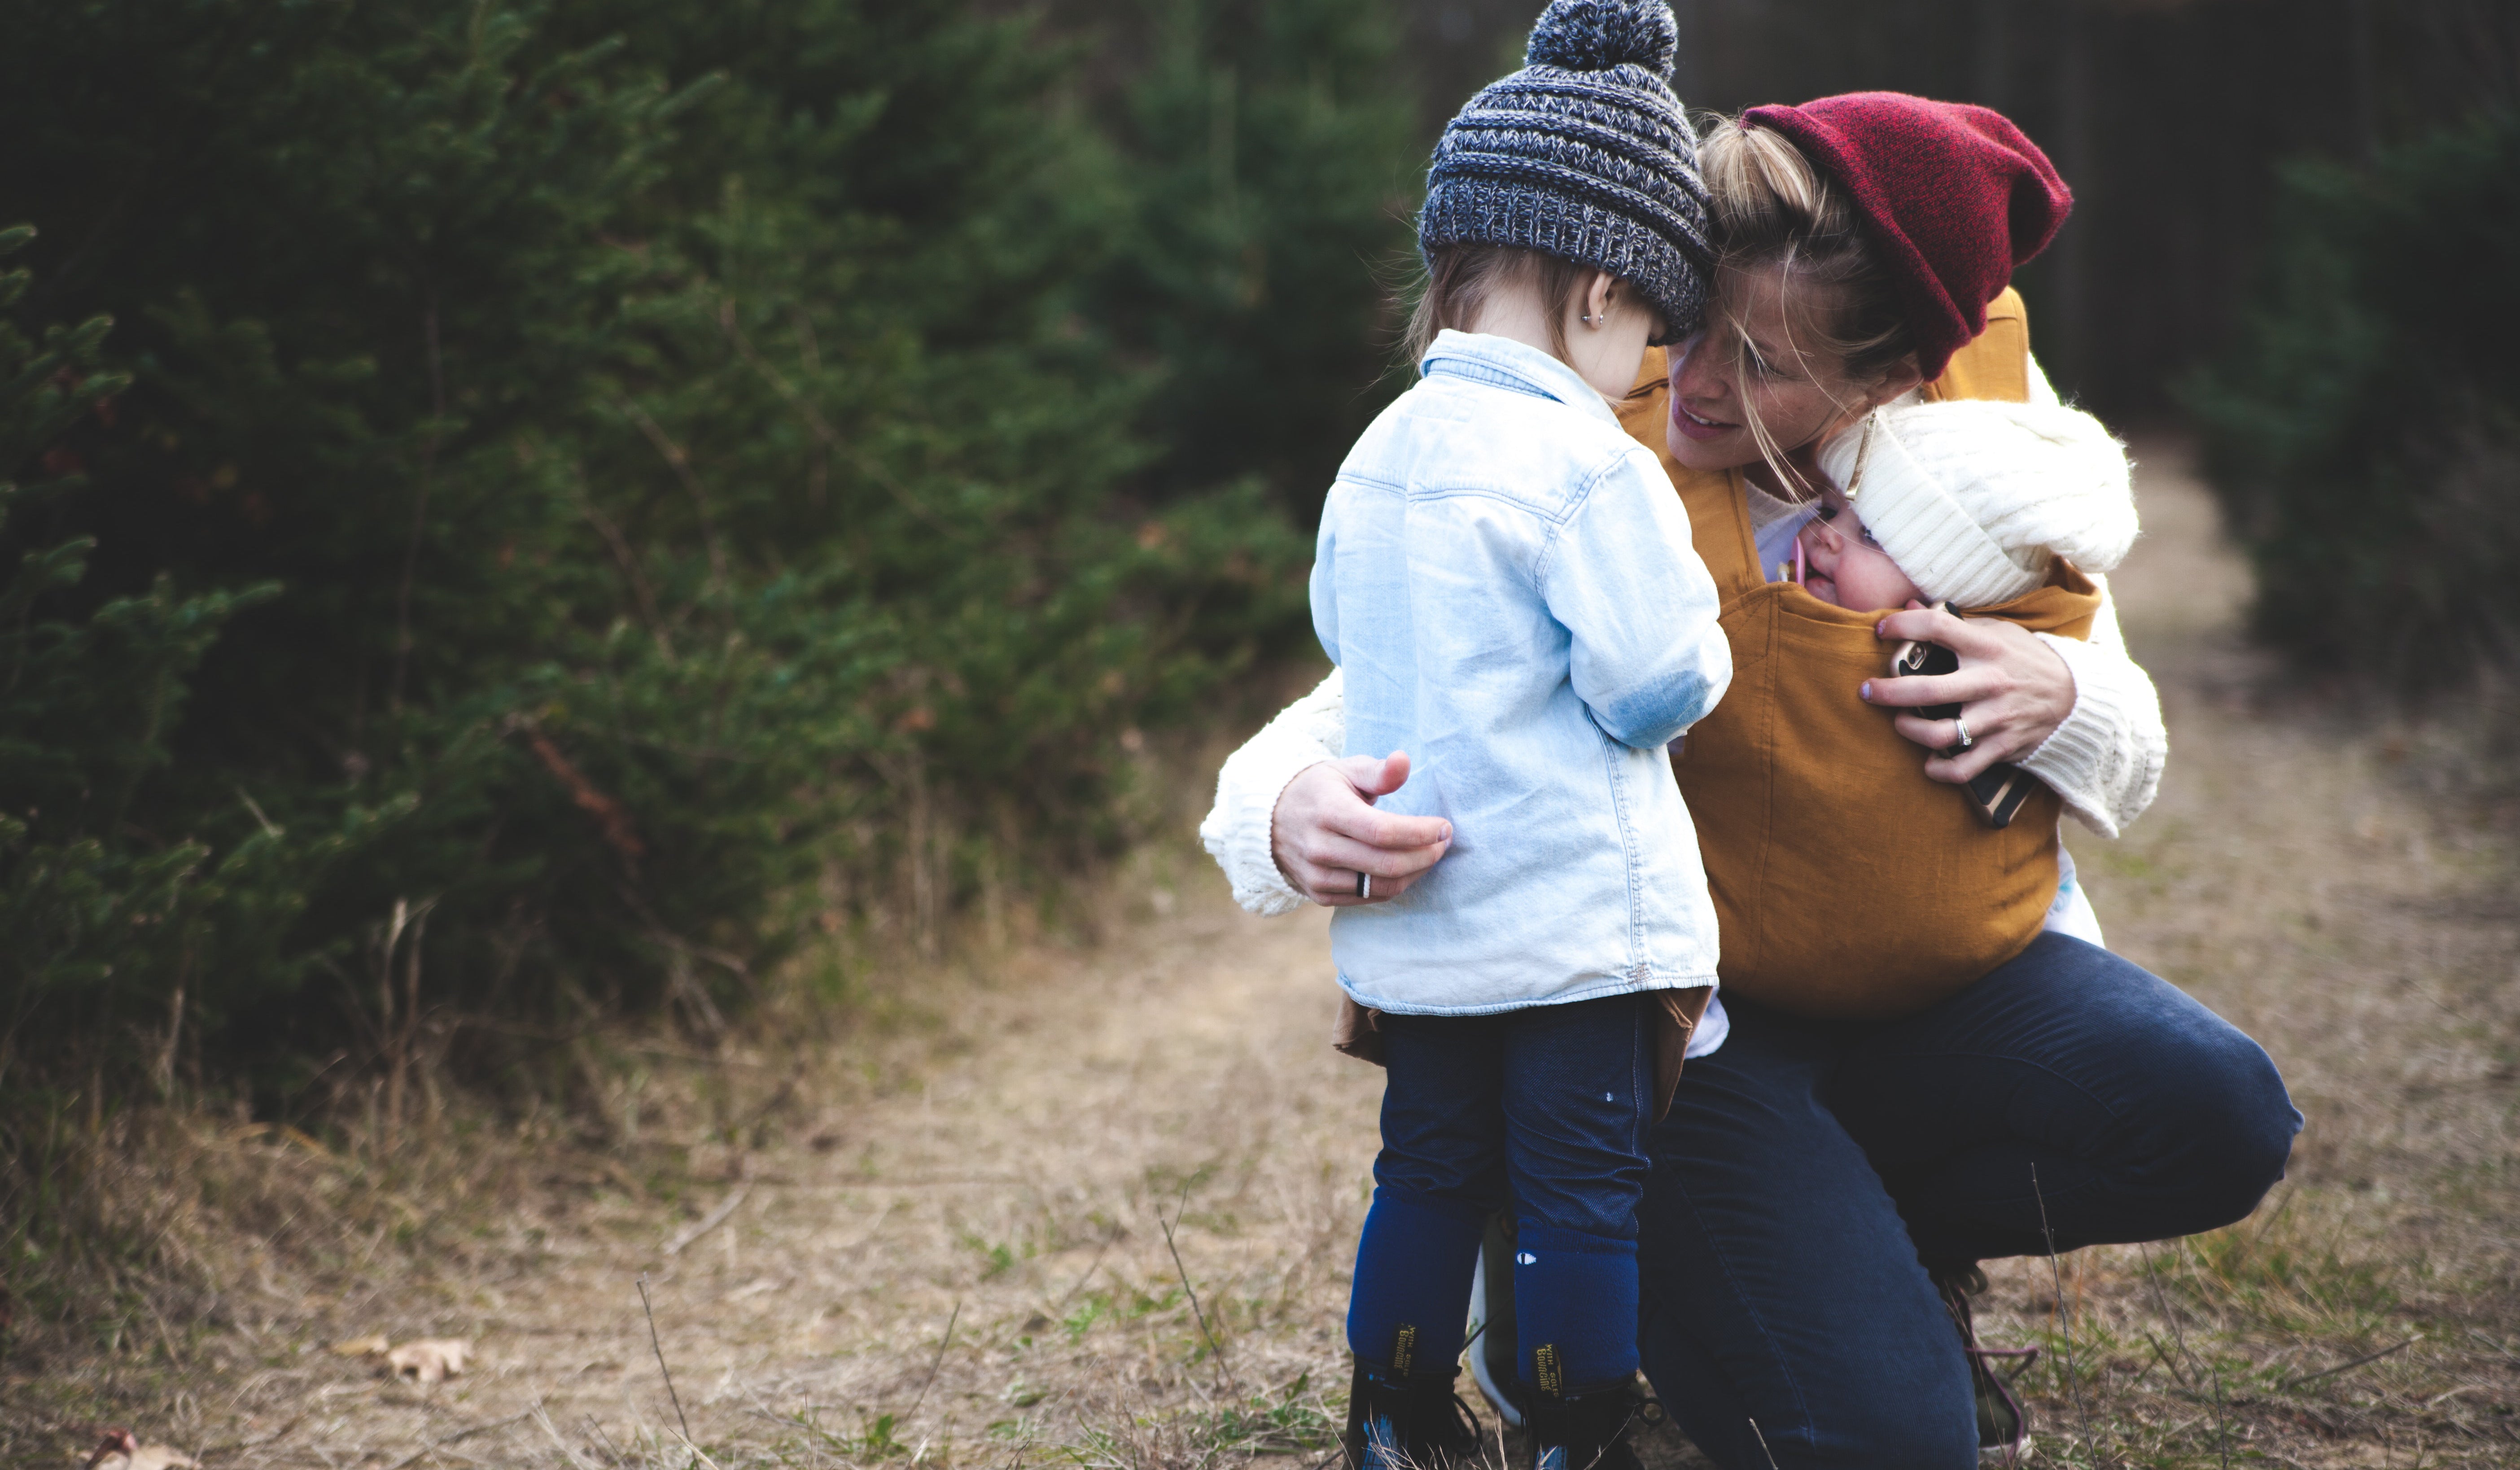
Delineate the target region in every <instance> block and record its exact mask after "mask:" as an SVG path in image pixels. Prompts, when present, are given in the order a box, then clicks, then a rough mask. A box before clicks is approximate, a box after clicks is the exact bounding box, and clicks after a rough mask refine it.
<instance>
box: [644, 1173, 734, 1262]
mask: <svg viewBox="0 0 2520 1470" xmlns="http://www.w3.org/2000/svg"><path fill="white" fill-rule="evenodd" d="M751 1192H752V1172H751V1170H749V1169H746V1170H745V1171H744V1175H743V1181H742V1183H740V1184H737V1185H736V1186H735V1187H734V1188H733V1189H731V1190H729V1191H727V1196H726V1198H724V1199H722V1200H719V1201H718V1203H717V1208H716V1209H714V1210H711V1211H709V1212H708V1214H706V1215H704V1216H702V1217H700V1221H699V1224H697V1225H693V1226H692V1227H691V1228H690V1229H688V1230H685V1231H684V1232H683V1233H681V1234H680V1235H677V1236H675V1237H674V1238H673V1241H672V1242H671V1243H670V1244H668V1245H667V1246H666V1247H665V1254H666V1255H668V1256H679V1255H681V1254H682V1253H683V1248H684V1247H686V1246H688V1245H690V1244H691V1243H692V1242H693V1241H695V1240H697V1239H699V1238H700V1237H701V1236H702V1235H705V1234H707V1233H708V1232H709V1231H711V1230H714V1229H716V1228H717V1227H718V1226H719V1225H724V1224H726V1218H727V1217H728V1216H730V1215H733V1214H734V1213H735V1211H736V1207H737V1206H739V1205H741V1204H742V1203H743V1200H744V1196H746V1195H748V1194H750V1193H751Z"/></svg>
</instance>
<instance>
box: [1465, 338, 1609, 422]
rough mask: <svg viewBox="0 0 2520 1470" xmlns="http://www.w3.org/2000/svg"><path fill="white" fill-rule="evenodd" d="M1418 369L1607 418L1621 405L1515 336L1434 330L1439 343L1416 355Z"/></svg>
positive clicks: (1572, 370) (1554, 359)
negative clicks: (1525, 394) (1421, 355)
mask: <svg viewBox="0 0 2520 1470" xmlns="http://www.w3.org/2000/svg"><path fill="white" fill-rule="evenodd" d="M1438 375H1441V376H1444V377H1448V378H1464V379H1469V380H1471V381H1473V382H1484V383H1489V384H1492V385H1494V386H1496V387H1500V388H1509V389H1512V390H1513V391H1515V392H1518V393H1529V394H1532V395H1533V396H1535V397H1540V398H1553V399H1555V400H1556V401H1557V402H1559V403H1562V404H1565V405H1567V406H1568V407H1569V408H1576V409H1581V410H1583V411H1584V412H1585V413H1588V414H1591V415H1593V416H1594V417H1595V418H1597V419H1599V420H1601V421H1603V422H1604V423H1618V422H1619V415H1618V411H1617V410H1615V409H1613V408H1611V407H1610V401H1609V400H1608V399H1606V398H1603V397H1602V396H1601V394H1600V390H1599V389H1598V388H1596V387H1594V386H1593V385H1592V384H1591V383H1589V382H1586V381H1585V380H1584V379H1583V378H1582V376H1581V375H1579V374H1577V373H1576V371H1575V370H1574V369H1573V368H1570V367H1568V366H1566V365H1565V364H1564V363H1562V362H1559V361H1558V360H1557V359H1556V358H1553V357H1552V356H1550V355H1549V354H1548V353H1546V352H1543V351H1541V350H1540V349H1539V348H1537V347H1530V346H1525V345H1524V344H1523V343H1521V342H1517V341H1515V340H1514V339H1513V338H1511V337H1504V336H1491V335H1489V334H1486V333H1483V332H1455V331H1454V330H1452V329H1451V328H1449V327H1447V328H1445V329H1444V330H1443V331H1442V332H1439V333H1437V334H1435V345H1433V346H1431V347H1429V348H1427V349H1426V355H1425V357H1423V358H1422V359H1420V360H1419V361H1418V376H1419V377H1421V378H1433V377H1436V376H1438Z"/></svg>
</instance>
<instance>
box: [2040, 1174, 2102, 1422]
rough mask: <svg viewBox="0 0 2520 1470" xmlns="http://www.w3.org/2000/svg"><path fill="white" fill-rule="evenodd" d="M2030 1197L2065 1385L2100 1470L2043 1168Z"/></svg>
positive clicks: (2090, 1412)
mask: <svg viewBox="0 0 2520 1470" xmlns="http://www.w3.org/2000/svg"><path fill="white" fill-rule="evenodd" d="M2030 1197H2031V1198H2033V1199H2035V1200H2037V1201H2038V1202H2039V1237H2040V1238H2041V1239H2042V1240H2045V1241H2047V1242H2048V1280H2049V1282H2050V1283H2051V1284H2052V1285H2053V1286H2054V1287H2055V1291H2056V1324H2057V1326H2058V1327H2060V1328H2061V1329H2063V1331H2064V1334H2065V1382H2066V1383H2067V1384H2068V1385H2070V1386H2071V1387H2072V1388H2073V1390H2074V1413H2075V1416H2076V1417H2077V1418H2080V1419H2081V1420H2082V1421H2083V1453H2084V1455H2085V1456H2086V1457H2087V1458H2089V1459H2090V1460H2091V1462H2092V1470H2099V1464H2100V1451H2099V1447H2098V1446H2096V1445H2094V1444H2093V1442H2092V1408H2091V1405H2090V1404H2088V1403H2085V1402H2084V1401H2083V1375H2082V1374H2080V1373H2078V1372H2076V1371H2075V1370H2074V1315H2073V1313H2072V1312H2071V1311H2069V1310H2068V1309H2067V1308H2066V1306H2065V1272H2064V1270H2063V1269H2062V1268H2061V1267H2059V1266H2058V1265H2057V1264H2056V1232H2055V1231H2054V1230H2052V1229H2050V1228H2048V1193H2047V1191H2046V1190H2044V1189H2041V1188H2040V1187H2039V1166H2038V1165H2037V1164H2033V1165H2031V1166H2030Z"/></svg>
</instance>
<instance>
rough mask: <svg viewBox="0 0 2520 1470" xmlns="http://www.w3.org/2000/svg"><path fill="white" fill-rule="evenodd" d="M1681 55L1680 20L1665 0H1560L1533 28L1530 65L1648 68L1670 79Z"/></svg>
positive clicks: (1526, 58) (1525, 57) (1526, 56)
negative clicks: (1640, 1) (1639, 0)
mask: <svg viewBox="0 0 2520 1470" xmlns="http://www.w3.org/2000/svg"><path fill="white" fill-rule="evenodd" d="M1679 59H1680V22H1677V21H1675V20H1674V19H1673V18H1672V14H1671V7H1670V5H1668V4H1666V3H1664V0H1651V3H1649V4H1638V3H1636V0H1556V3H1554V4H1553V5H1551V6H1550V7H1549V9H1547V10H1546V11H1543V12H1542V13H1541V16H1540V20H1539V22H1537V23H1536V24H1534V25H1533V26H1532V27H1531V44H1530V45H1529V46H1527V47H1526V48H1524V50H1523V54H1522V64H1523V65H1524V66H1526V67H1564V68H1565V69H1566V70H1569V71H1607V70H1609V69H1610V68H1611V67H1644V68H1645V69H1646V70H1647V71H1650V72H1652V73H1653V74H1654V75H1656V76H1659V77H1661V78H1663V79H1664V80H1666V81H1668V80H1670V79H1671V69H1672V64H1673V63H1674V62H1676V61H1678V60H1679Z"/></svg>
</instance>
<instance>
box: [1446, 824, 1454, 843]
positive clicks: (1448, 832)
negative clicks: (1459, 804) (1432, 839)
mask: <svg viewBox="0 0 2520 1470" xmlns="http://www.w3.org/2000/svg"><path fill="white" fill-rule="evenodd" d="M1444 840H1445V841H1447V842H1450V841H1452V840H1453V824H1451V823H1449V822H1447V823H1445V824H1444Z"/></svg>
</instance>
